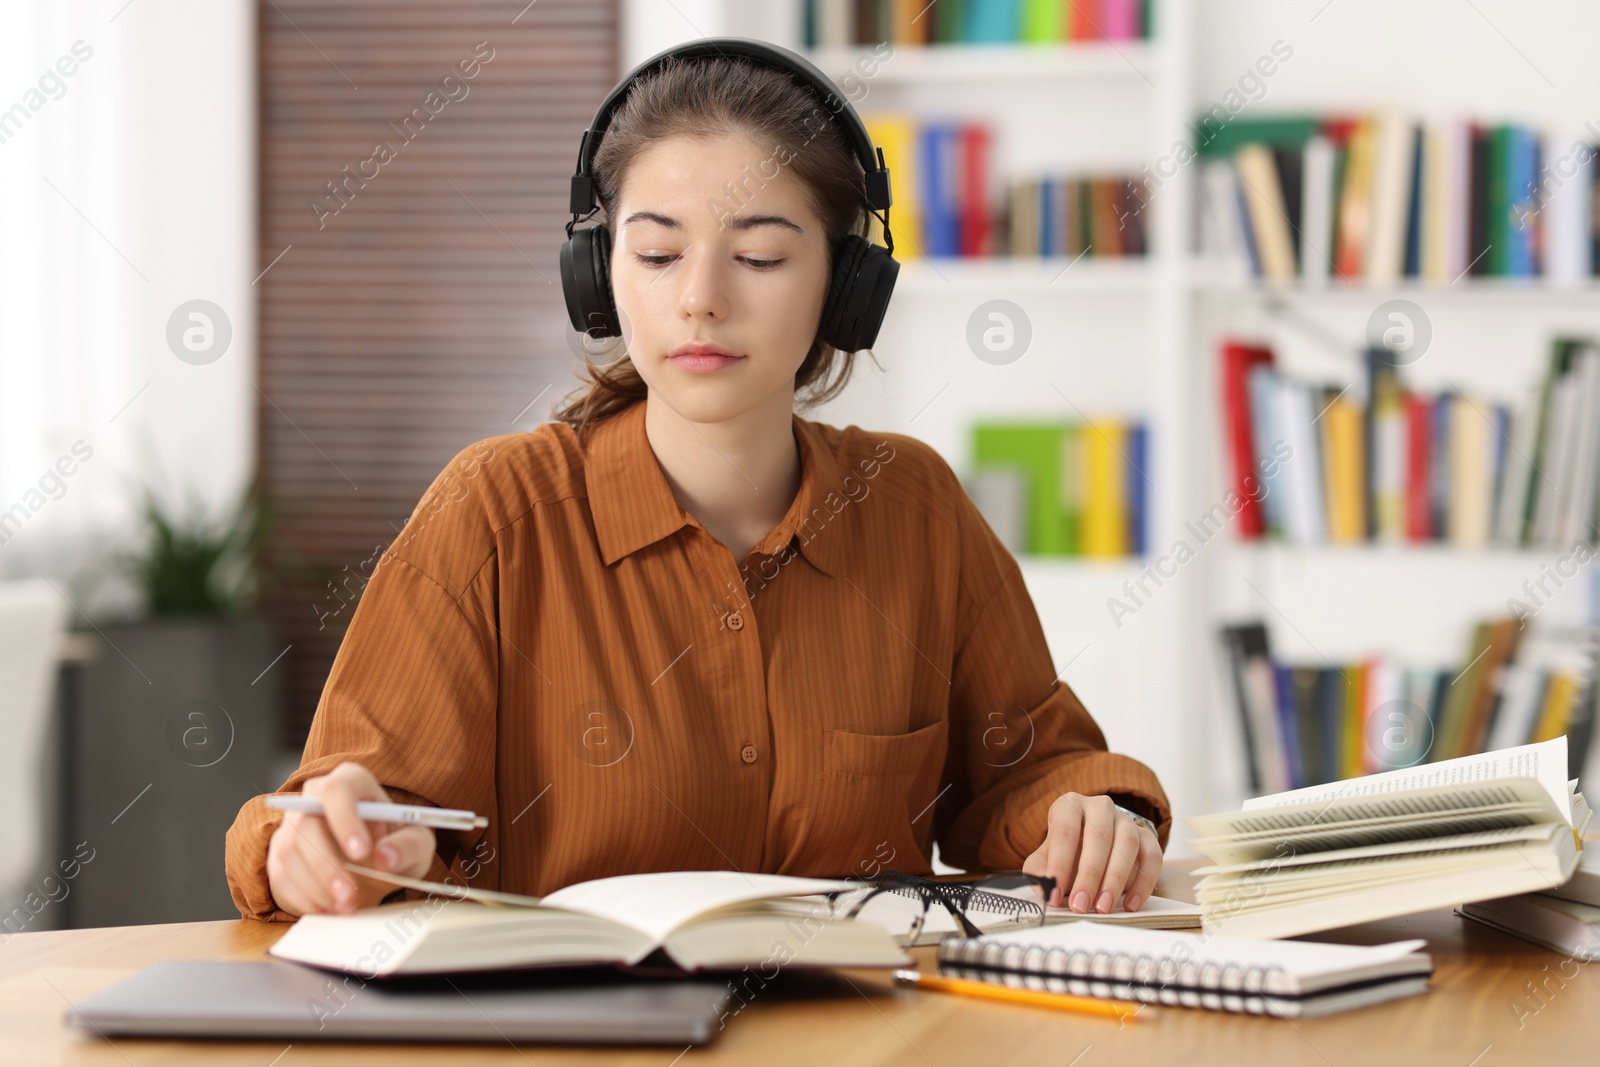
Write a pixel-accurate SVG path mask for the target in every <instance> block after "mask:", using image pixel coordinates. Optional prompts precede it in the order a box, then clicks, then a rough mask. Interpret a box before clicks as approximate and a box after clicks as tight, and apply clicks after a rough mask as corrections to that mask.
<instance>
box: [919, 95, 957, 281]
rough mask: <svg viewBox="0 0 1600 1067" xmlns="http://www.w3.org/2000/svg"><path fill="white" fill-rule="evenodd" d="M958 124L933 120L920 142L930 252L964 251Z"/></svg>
mask: <svg viewBox="0 0 1600 1067" xmlns="http://www.w3.org/2000/svg"><path fill="white" fill-rule="evenodd" d="M956 134H957V131H956V127H955V126H954V125H953V124H951V123H945V122H931V123H928V124H927V125H925V126H923V127H922V130H921V132H920V133H919V134H918V138H917V146H918V156H919V160H918V161H919V163H920V164H921V170H922V230H923V233H922V246H923V248H924V249H925V250H926V251H927V254H928V255H930V256H954V255H959V254H960V252H961V230H960V227H961V216H960V211H959V208H957V207H956V206H955V205H956V197H957V191H956V187H955V177H956V172H955V167H954V163H955V158H954V157H955V145H956Z"/></svg>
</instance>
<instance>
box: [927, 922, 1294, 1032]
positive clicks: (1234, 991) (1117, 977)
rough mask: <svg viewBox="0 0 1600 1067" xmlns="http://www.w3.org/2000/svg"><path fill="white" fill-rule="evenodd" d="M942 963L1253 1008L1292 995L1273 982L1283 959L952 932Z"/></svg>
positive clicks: (978, 972)
mask: <svg viewBox="0 0 1600 1067" xmlns="http://www.w3.org/2000/svg"><path fill="white" fill-rule="evenodd" d="M939 971H940V973H942V974H946V975H949V976H950V977H952V978H970V979H975V980H977V981H982V982H991V983H996V984H999V985H1008V986H1013V987H1017V988H1022V989H1035V990H1041V991H1044V992H1050V993H1071V994H1074V995H1076V996H1086V997H1101V998H1106V999H1115V1000H1137V1001H1140V1002H1142V1003H1146V1004H1173V1005H1178V1006H1180V1007H1188V1008H1210V1009H1213V1010H1221V1011H1235V1012H1247V1013H1250V1014H1255V1015H1280V1014H1287V1012H1286V1011H1284V1010H1283V1005H1282V998H1284V997H1292V994H1291V993H1289V992H1288V988H1287V985H1286V984H1279V985H1277V986H1276V988H1273V986H1272V984H1271V980H1272V976H1273V975H1274V974H1278V975H1280V976H1282V977H1284V978H1287V972H1286V971H1285V970H1284V968H1283V967H1282V966H1281V965H1279V964H1273V965H1271V966H1260V965H1256V966H1249V967H1242V966H1239V965H1236V964H1221V963H1216V962H1212V961H1207V962H1205V963H1201V964H1198V965H1195V964H1188V963H1185V962H1183V961H1179V960H1176V959H1174V958H1173V957H1172V956H1170V955H1163V956H1155V955H1152V954H1150V953H1147V952H1136V953H1135V952H1108V951H1106V950H1105V949H1082V948H1063V947H1060V946H1054V947H1048V948H1047V947H1044V946H1038V945H1021V944H1000V943H996V942H990V941H980V940H977V939H975V938H970V937H958V938H948V939H946V940H945V941H944V942H942V943H941V944H940V946H939ZM1186 971H1187V972H1188V973H1187V974H1186V973H1185V972H1186Z"/></svg>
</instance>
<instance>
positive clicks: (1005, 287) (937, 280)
mask: <svg viewBox="0 0 1600 1067" xmlns="http://www.w3.org/2000/svg"><path fill="white" fill-rule="evenodd" d="M890 218H891V220H892V219H893V215H891V216H890ZM1155 283H1156V271H1155V268H1154V267H1153V265H1152V264H1151V263H1150V261H1149V260H1148V259H1146V258H1145V257H1142V256H1126V257H1115V258H1107V259H1092V258H1090V257H1083V258H1080V259H1078V260H1076V261H1074V260H1072V259H1070V258H1068V257H1065V256H1050V257H1045V258H1042V259H1041V258H1039V257H1032V258H1026V257H1018V258H1011V257H1005V256H995V257H992V258H955V257H928V256H918V257H916V258H915V259H909V260H908V261H906V262H904V263H903V264H902V265H901V268H900V277H899V279H898V280H897V281H896V283H895V292H896V294H899V293H900V292H902V291H904V292H909V293H914V294H921V295H928V294H932V295H940V294H948V293H951V292H958V291H959V292H962V293H963V294H967V293H971V292H972V291H973V290H980V291H988V292H991V293H992V295H994V296H1005V295H1007V293H1008V292H1026V293H1028V294H1029V295H1037V294H1041V293H1052V292H1054V293H1061V294H1063V295H1066V294H1085V295H1096V296H1098V295H1106V294H1118V293H1131V294H1144V293H1149V292H1150V291H1151V290H1152V288H1153V287H1154V285H1155Z"/></svg>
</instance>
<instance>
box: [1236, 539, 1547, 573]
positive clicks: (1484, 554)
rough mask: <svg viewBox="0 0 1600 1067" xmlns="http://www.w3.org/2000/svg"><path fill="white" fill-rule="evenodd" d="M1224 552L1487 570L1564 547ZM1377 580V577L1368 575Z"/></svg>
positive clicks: (1265, 546) (1534, 562)
mask: <svg viewBox="0 0 1600 1067" xmlns="http://www.w3.org/2000/svg"><path fill="white" fill-rule="evenodd" d="M1228 550H1229V551H1231V552H1237V553H1240V554H1241V555H1243V556H1256V557H1258V558H1270V559H1272V560H1274V561H1275V562H1277V561H1281V562H1289V563H1298V564H1299V565H1301V566H1306V567H1310V566H1317V565H1328V566H1335V565H1341V564H1354V565H1356V566H1358V567H1369V566H1382V565H1391V564H1392V565H1400V566H1425V567H1426V566H1440V567H1457V566H1472V567H1490V566H1499V565H1501V564H1507V565H1516V566H1527V567H1531V568H1533V569H1534V570H1537V569H1538V566H1539V564H1540V563H1541V562H1544V561H1548V560H1552V559H1556V558H1559V557H1561V556H1564V555H1567V554H1568V550H1567V549H1565V548H1553V547H1551V548H1544V547H1537V546H1529V545H1522V546H1516V547H1513V546H1510V545H1485V546H1483V547H1479V548H1472V547H1466V546H1463V545H1452V544H1447V543H1427V542H1423V543H1413V544H1391V543H1386V542H1378V543H1371V542H1367V543H1363V544H1355V545H1341V544H1323V545H1296V544H1285V543H1282V542H1276V541H1233V542H1230V543H1229V544H1228ZM1370 576H1371V577H1373V578H1377V577H1379V576H1380V575H1378V574H1377V573H1372V574H1371V575H1370Z"/></svg>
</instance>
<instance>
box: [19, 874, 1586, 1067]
mask: <svg viewBox="0 0 1600 1067" xmlns="http://www.w3.org/2000/svg"><path fill="white" fill-rule="evenodd" d="M1195 865H1196V864H1195V863H1193V862H1188V863H1173V864H1170V865H1169V866H1168V872H1167V874H1166V876H1164V877H1163V879H1162V884H1161V886H1160V887H1159V888H1158V892H1160V893H1161V894H1162V895H1165V896H1171V897H1177V898H1181V899H1193V898H1192V896H1191V894H1190V887H1191V884H1192V879H1191V878H1190V877H1189V876H1188V874H1187V870H1188V869H1189V868H1191V867H1193V866H1195ZM286 929H288V927H287V925H286V924H273V923H260V922H255V921H252V920H235V921H229V922H198V923H177V924H172V925H166V926H124V927H113V928H108V929H99V930H62V931H47V932H40V933H23V934H18V935H16V936H14V937H12V938H10V939H9V940H8V941H6V942H4V943H3V944H0V1064H6V1065H9V1064H26V1065H29V1067H35V1065H42V1064H114V1065H119V1067H121V1065H130V1064H131V1065H143V1064H171V1063H178V1064H183V1063H203V1064H218V1065H223V1064H240V1065H249V1067H302V1065H305V1064H313V1063H338V1064H348V1063H367V1062H371V1063H382V1064H429V1065H438V1064H441V1063H451V1064H455V1063H503V1064H565V1063H583V1064H592V1063H601V1062H605V1063H620V1064H639V1065H651V1067H668V1065H671V1064H674V1063H682V1064H684V1065H688V1064H693V1063H730V1064H732V1063H738V1064H762V1065H782V1064H799V1065H813V1064H815V1065H832V1064H906V1065H921V1067H968V1065H973V1067H1001V1065H1006V1067H1009V1065H1012V1064H1017V1065H1021V1067H1047V1065H1048V1067H1066V1065H1077V1067H1098V1065H1103V1064H1116V1065H1118V1067H1132V1065H1137V1064H1147V1063H1149V1064H1180V1063H1181V1064H1206V1063H1227V1064H1234V1063H1239V1064H1264V1065H1271V1067H1279V1065H1293V1064H1307V1065H1313V1067H1329V1065H1333V1067H1345V1065H1346V1064H1348V1065H1351V1067H1355V1065H1366V1064H1375V1063H1377V1064H1381V1063H1394V1064H1404V1065H1406V1067H1429V1065H1433V1064H1438V1065H1442V1067H1500V1065H1506V1064H1568V1063H1571V1064H1592V1063H1594V1062H1595V1061H1596V1058H1597V1051H1600V966H1596V965H1587V966H1580V965H1577V964H1575V963H1573V962H1571V961H1567V963H1566V966H1565V967H1563V966H1562V964H1563V961H1564V960H1566V959H1567V958H1566V957H1564V956H1563V955H1561V954H1559V953H1556V952H1551V951H1547V950H1544V949H1540V948H1538V947H1537V946H1535V945H1532V944H1529V943H1527V942H1524V941H1520V940H1518V939H1516V938H1513V937H1509V936H1507V935H1504V934H1501V933H1499V932H1497V931H1494V930H1491V929H1489V928H1487V927H1483V926H1479V925H1477V924H1475V923H1470V922H1468V921H1466V920H1464V919H1460V918H1458V917H1456V916H1455V915H1453V914H1452V913H1451V912H1449V911H1436V912H1428V913H1424V914H1421V915H1414V916H1410V917H1407V918H1403V919H1391V920H1388V921H1385V922H1377V923H1368V924H1365V925H1362V926H1358V927H1350V928H1348V929H1344V930H1339V931H1332V932H1329V933H1325V934H1320V935H1317V937H1318V939H1320V940H1328V941H1343V942H1347V943H1350V944H1377V943H1380V942H1384V941H1394V940H1399V939H1402V938H1410V937H1422V938H1426V939H1427V941H1428V947H1429V951H1430V952H1432V954H1433V958H1434V963H1435V967H1436V972H1435V974H1434V978H1433V988H1432V990H1431V991H1430V992H1428V993H1425V994H1423V995H1421V996H1415V997H1409V998H1406V999H1403V1000H1397V1001H1391V1002H1389V1003H1386V1004H1379V1005H1376V1006H1373V1007H1369V1008H1361V1009H1358V1010H1355V1011H1349V1012H1344V1013H1342V1014H1338V1015H1331V1016H1325V1017H1323V1018H1318V1019H1307V1020H1296V1021H1290V1020H1283V1019H1268V1018H1258V1017H1253V1016H1242V1015H1232V1014H1227V1013H1222V1012H1208V1011H1199V1010H1186V1009H1181V1008H1165V1009H1162V1010H1161V1012H1160V1013H1159V1016H1158V1017H1154V1018H1151V1019H1148V1020H1142V1021H1134V1022H1129V1023H1120V1022H1118V1021H1117V1020H1115V1019H1101V1018H1095V1017H1089V1016H1080V1015H1072V1014H1067V1013H1057V1012H1051V1011H1042V1010H1038V1009H1034V1008H1027V1007H1018V1006H1013V1005H1009V1004H994V1003H988V1002H984V1001H976V1000H969V999H965V998H960V997H953V996H949V995H945V994H935V993H916V992H911V991H906V990H902V989H897V988H895V987H894V985H893V983H892V981H891V980H890V978H889V976H888V975H887V974H885V973H882V972H869V971H851V972H843V978H842V979H841V981H840V982H839V983H838V995H837V996H827V997H816V996H814V995H813V996H795V995H791V994H787V993H783V992H774V993H772V995H770V996H767V995H759V994H758V995H757V996H756V997H755V998H754V999H753V1000H752V1001H751V1002H750V1003H749V1004H748V1005H747V1006H745V1007H744V1008H743V1009H742V1010H741V1011H740V1013H739V1014H738V1015H737V1016H736V1017H734V1018H732V1019H731V1020H730V1021H729V1022H728V1026H727V1029H726V1030H725V1031H724V1032H723V1033H722V1034H721V1035H720V1036H719V1037H718V1038H717V1039H716V1041H715V1042H713V1043H712V1044H711V1045H709V1046H707V1047H705V1048H696V1049H691V1050H688V1051H687V1052H686V1053H685V1052H684V1050H679V1049H667V1048H648V1049H642V1048H624V1049H591V1048H572V1047H562V1048H546V1047H539V1046H533V1045H524V1046H520V1047H511V1046H509V1045H498V1046H496V1045H482V1046H471V1045H433V1046H428V1045H405V1044H351V1045H344V1044H334V1043H323V1044H295V1045H292V1046H286V1045H284V1044H282V1043H269V1042H231V1043H202V1042H168V1041H148V1040H132V1039H123V1038H118V1039H116V1040H115V1041H114V1042H107V1041H100V1040H92V1039H91V1040H84V1039H80V1038H78V1037H77V1036H75V1035H74V1034H72V1033H70V1032H68V1031H67V1030H65V1029H64V1027H63V1025H62V1022H61V1018H62V1013H63V1010H64V1009H65V1008H66V1006H67V1004H68V1002H69V1001H70V1000H74V999H77V998H81V997H84V996H86V995H88V994H89V993H92V992H94V991H95V990H98V989H101V988H103V987H105V986H107V985H110V984H112V983H113V982H115V981H117V980H119V979H121V978H123V977H125V976H127V975H128V974H131V973H132V972H134V971H136V970H138V969H140V968H142V967H144V966H146V965H148V964H151V963H155V962H157V961H160V960H170V959H212V960H260V959H263V958H266V957H265V956H264V950H265V949H266V948H267V947H268V946H269V945H271V944H272V943H273V942H274V941H276V940H277V939H278V937H280V936H281V935H282V934H283V932H284V931H285V930H286ZM915 954H916V955H917V956H918V957H919V958H920V959H921V961H922V962H923V963H924V965H925V966H928V967H929V968H930V969H931V967H932V950H931V949H917V950H916V951H915ZM1574 972H1576V973H1575V974H1574ZM1563 974H1568V975H1572V977H1570V978H1566V979H1565V980H1563V979H1562V977H1561V975H1563ZM1534 989H1540V990H1541V997H1540V998H1536V997H1535V996H1534V994H1533V992H1532V990H1534ZM813 992H814V991H813ZM1515 1005H1521V1008H1522V1010H1520V1011H1519V1010H1516V1008H1515V1007H1514V1006H1515ZM680 1054H682V1059H681V1060H676V1059H675V1057H677V1056H679V1055H680Z"/></svg>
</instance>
